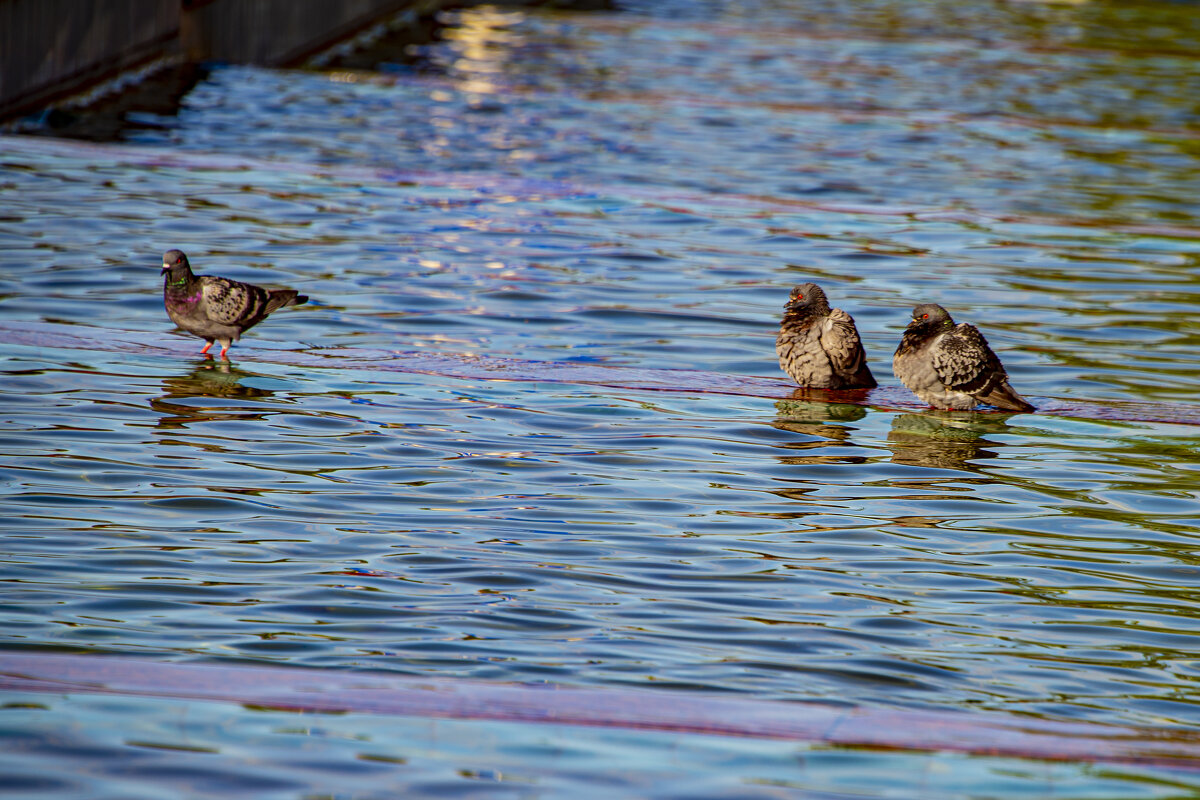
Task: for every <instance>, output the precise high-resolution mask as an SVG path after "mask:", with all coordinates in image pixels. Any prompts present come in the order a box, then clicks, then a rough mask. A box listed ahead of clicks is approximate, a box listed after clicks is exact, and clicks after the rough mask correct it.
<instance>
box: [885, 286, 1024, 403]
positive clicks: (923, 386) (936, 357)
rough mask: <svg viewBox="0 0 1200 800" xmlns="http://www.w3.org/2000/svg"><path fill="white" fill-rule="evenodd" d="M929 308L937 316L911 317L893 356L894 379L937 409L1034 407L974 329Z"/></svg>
mask: <svg viewBox="0 0 1200 800" xmlns="http://www.w3.org/2000/svg"><path fill="white" fill-rule="evenodd" d="M924 308H926V306H919V307H918V311H920V310H921V309H924ZM930 308H936V309H937V310H938V311H937V312H931V313H934V314H935V315H937V314H938V312H940V315H941V318H940V319H938V320H933V321H931V322H930V323H929V324H926V325H921V324H918V322H919V321H917V320H915V321H914V323H913V324H912V325H910V326H909V327H908V329H907V330H906V331H905V333H904V336H903V337H902V338H901V340H900V346H899V347H898V348H896V354H895V356H893V358H892V369H893V371H894V372H895V373H896V377H897V378H899V379H900V381H901V382H902V383H903V384H904V385H905V386H907V387H908V388H909V389H910V390H911V391H912V392H913V394H915V395H916V396H917V397H919V398H921V400H923V401H925V402H926V403H929V404H930V405H931V406H935V407H937V408H948V409H958V410H969V409H973V408H975V407H976V406H977V405H979V404H980V403H986V404H988V405H993V406H996V407H997V408H1002V409H1005V410H1007V411H1031V410H1033V406H1031V405H1030V404H1029V403H1027V402H1026V401H1025V399H1024V398H1022V397H1021V396H1020V395H1019V394H1017V392H1016V390H1014V389H1013V388H1012V386H1011V385H1009V382H1008V373H1007V372H1005V370H1004V366H1003V365H1002V364H1001V363H1000V359H999V358H998V357H997V356H996V354H995V353H994V352H992V348H991V347H989V346H988V343H987V339H985V338H984V336H983V334H982V333H980V332H979V329H978V328H976V327H975V326H974V325H971V324H969V323H966V322H963V323H959V324H957V325H955V324H954V322H953V320H951V319H950V316H949V315H948V314H946V312H945V309H941V307H940V306H930ZM914 314H916V312H914ZM917 316H919V315H917Z"/></svg>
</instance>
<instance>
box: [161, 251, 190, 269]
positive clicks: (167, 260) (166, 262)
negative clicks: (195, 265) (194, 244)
mask: <svg viewBox="0 0 1200 800" xmlns="http://www.w3.org/2000/svg"><path fill="white" fill-rule="evenodd" d="M162 271H163V274H164V275H165V274H167V273H168V272H170V273H172V274H180V273H183V274H190V273H191V271H192V267H191V265H190V264H188V259H187V256H185V255H184V254H183V251H182V250H168V251H167V252H165V253H163V260H162Z"/></svg>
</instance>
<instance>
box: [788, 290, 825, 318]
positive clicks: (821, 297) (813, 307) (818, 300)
mask: <svg viewBox="0 0 1200 800" xmlns="http://www.w3.org/2000/svg"><path fill="white" fill-rule="evenodd" d="M784 308H785V309H787V311H788V312H789V313H793V314H796V313H800V314H803V313H808V314H828V313H829V299H828V298H826V297H825V292H824V291H823V290H822V289H821V287H820V286H817V285H816V284H815V283H802V284H800V285H799V286H797V287H796V288H794V289H792V293H791V294H790V295H788V301H787V305H786V306H784Z"/></svg>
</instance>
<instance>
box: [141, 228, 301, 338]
mask: <svg viewBox="0 0 1200 800" xmlns="http://www.w3.org/2000/svg"><path fill="white" fill-rule="evenodd" d="M162 274H163V275H164V276H166V277H164V278H163V304H164V305H165V306H166V307H167V316H168V317H170V318H171V321H172V322H174V323H175V324H176V325H178V326H179V327H181V328H183V329H184V330H185V331H187V332H188V333H190V334H192V335H193V336H199V337H200V338H201V339H204V340H205V341H206V342H207V344H205V345H204V348H203V349H202V350H201V351H200V352H201V353H207V352H208V348H210V347H212V345H213V342H214V341H216V342H220V343H221V358H223V359H225V360H228V357H227V356H226V355H225V354H226V353H227V352H229V345H230V344H232V343H233V342H236V341H237V340H238V339H239V338H241V335H242V334H243V333H244V332H245V331H246V330H248V329H250V328H252V327H254V326H255V325H257V324H258V323H260V322H262V321H263V320H264V319H266V317H267V315H268V314H270V313H271V312H272V311H274V310H276V309H278V308H282V307H283V306H290V305H300V304H301V303H306V302H308V296H307V295H303V294H298V293H297V292H296V290H295V289H272V290H267V289H263V288H260V287H258V286H253V285H251V284H249V283H241V282H240V281H233V280H230V279H229V278H219V277H217V276H215V275H193V274H192V267H191V265H190V264H189V263H188V257H187V256H185V255H184V254H183V251H182V250H168V251H167V252H165V253H163V265H162Z"/></svg>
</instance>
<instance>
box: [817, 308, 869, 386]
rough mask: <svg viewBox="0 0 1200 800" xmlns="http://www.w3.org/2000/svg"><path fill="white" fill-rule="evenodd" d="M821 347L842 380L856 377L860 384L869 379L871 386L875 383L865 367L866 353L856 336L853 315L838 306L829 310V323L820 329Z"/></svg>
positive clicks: (856, 331) (856, 329) (856, 328)
mask: <svg viewBox="0 0 1200 800" xmlns="http://www.w3.org/2000/svg"><path fill="white" fill-rule="evenodd" d="M821 347H822V348H823V349H824V350H825V353H826V354H827V355H828V356H829V363H830V365H831V366H832V367H833V371H834V372H835V373H837V374H838V375H840V376H841V377H842V379H843V380H849V379H853V378H857V379H858V380H857V382H858V383H860V384H862V383H863V381H870V385H871V386H874V385H875V379H874V378H873V377H871V371H870V369H868V368H867V354H866V352H865V351H864V350H863V346H862V340H861V339H859V337H858V327H857V326H855V324H854V317H852V316H850V315H849V314H847V313H846V312H845V311H842V310H841V309H840V308H835V309H833V310H832V311H830V312H829V324H828V325H825V326H824V327H823V329H822V331H821Z"/></svg>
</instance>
